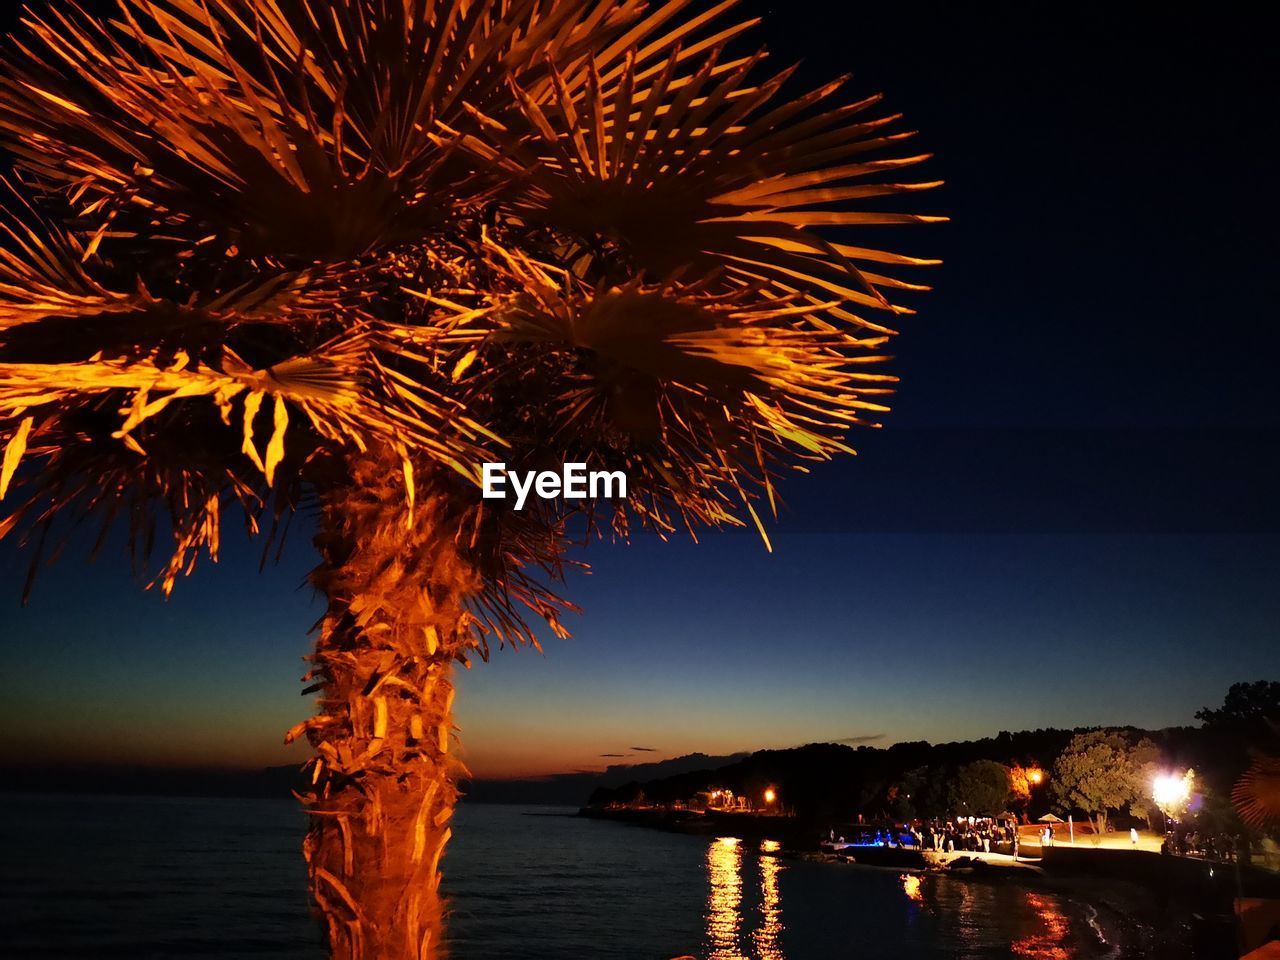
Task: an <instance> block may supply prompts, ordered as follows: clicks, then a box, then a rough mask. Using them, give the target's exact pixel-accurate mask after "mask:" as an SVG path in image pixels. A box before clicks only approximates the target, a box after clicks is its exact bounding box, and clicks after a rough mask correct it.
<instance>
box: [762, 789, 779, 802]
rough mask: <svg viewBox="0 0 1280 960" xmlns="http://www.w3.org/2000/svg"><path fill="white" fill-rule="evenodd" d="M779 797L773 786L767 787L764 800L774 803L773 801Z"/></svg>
mask: <svg viewBox="0 0 1280 960" xmlns="http://www.w3.org/2000/svg"><path fill="white" fill-rule="evenodd" d="M777 799H778V794H777V793H775V792H774V789H773V787H765V791H764V802H765V803H766V804H772V803H773V801H775V800H777Z"/></svg>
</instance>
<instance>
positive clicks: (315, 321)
mask: <svg viewBox="0 0 1280 960" xmlns="http://www.w3.org/2000/svg"><path fill="white" fill-rule="evenodd" d="M732 5H733V2H732V0H729V2H724V3H719V4H717V5H715V6H696V7H695V6H694V5H693V4H691V3H689V2H687V0H669V2H665V3H660V4H658V5H655V6H653V7H646V6H645V5H644V4H642V3H640V2H639V0H123V2H121V3H120V4H119V7H118V8H113V11H112V12H111V13H110V15H108V16H106V17H105V18H97V17H94V16H92V15H91V14H89V13H87V12H85V11H84V10H82V9H80V8H79V7H77V6H75V5H74V4H72V3H70V2H53V3H51V4H50V6H49V7H48V8H47V9H46V10H45V11H44V12H42V13H30V14H28V16H27V19H26V26H25V29H24V31H23V33H22V34H21V35H20V37H18V38H16V39H15V40H14V41H13V42H12V43H11V45H10V51H9V54H8V56H7V57H6V59H5V63H4V65H3V70H2V71H0V136H2V137H3V140H4V144H5V146H6V147H7V149H8V150H9V151H10V153H11V154H12V156H13V158H14V166H15V172H14V176H13V178H12V182H11V183H9V184H7V185H6V191H7V194H6V196H7V199H6V200H5V201H4V203H3V206H4V210H5V212H4V214H3V220H2V221H0V230H2V231H3V234H4V243H3V252H2V254H0V443H3V446H4V460H3V470H2V472H0V495H4V494H5V493H7V494H8V496H9V498H10V499H11V500H13V502H14V506H13V507H12V509H11V510H10V512H9V513H8V514H7V517H6V519H4V520H3V521H0V535H6V534H9V533H11V532H15V531H16V532H17V535H19V536H21V537H23V538H25V539H26V540H27V541H30V542H31V543H32V546H33V548H34V549H35V552H34V554H33V555H34V557H35V562H37V563H38V561H39V558H40V556H41V551H42V549H43V548H44V547H46V546H47V545H48V544H50V543H57V542H58V540H59V538H60V537H61V536H62V534H63V532H64V530H65V529H66V524H64V523H63V522H62V521H63V518H66V519H67V522H68V523H70V522H74V521H79V520H82V519H84V518H86V517H92V518H96V519H97V520H98V521H99V522H100V523H101V525H102V530H103V531H104V534H105V532H106V531H107V530H109V529H111V528H112V527H113V525H114V524H115V523H117V522H118V521H121V520H123V521H126V522H127V523H128V525H129V529H130V531H131V533H132V537H131V541H132V543H133V545H134V548H135V556H136V562H137V563H138V564H139V566H140V567H143V566H147V560H148V558H150V557H151V556H153V555H156V556H158V557H159V559H160V561H161V562H160V566H159V568H158V570H157V569H156V568H155V567H147V568H148V569H150V570H152V572H153V575H154V582H155V583H157V584H158V585H159V586H160V587H161V588H162V589H163V590H165V591H166V592H167V591H169V590H171V589H172V588H173V586H174V584H175V581H176V580H177V578H178V577H179V576H181V575H183V574H185V573H189V572H190V571H191V569H192V568H193V566H194V564H195V563H196V560H197V558H198V556H199V555H200V554H201V553H207V554H208V555H210V556H213V557H216V554H217V550H218V543H219V536H220V534H219V530H220V526H221V523H222V518H223V515H224V514H225V513H226V511H227V510H228V508H237V509H238V512H240V513H241V514H243V516H244V518H245V521H246V522H247V524H248V526H249V528H250V530H251V531H253V532H258V531H259V530H262V531H263V532H264V533H265V534H266V535H267V536H268V538H269V541H270V538H274V537H276V536H277V535H278V532H279V530H280V527H281V525H282V524H284V523H287V520H288V517H289V516H290V515H291V514H292V513H293V512H294V511H296V510H297V509H299V508H303V507H308V506H312V507H314V509H315V511H316V512H317V514H318V517H319V532H318V534H317V537H316V543H317V547H318V549H319V552H320V555H321V564H320V566H319V567H318V568H317V570H316V571H315V573H314V574H313V582H314V583H315V585H316V586H317V588H318V589H320V590H321V591H322V592H323V593H324V595H325V596H326V598H327V600H328V609H327V612H326V615H325V617H324V619H323V621H322V623H321V624H320V626H319V634H318V639H317V647H316V653H315V655H314V657H313V660H314V663H313V670H312V671H311V673H310V674H309V675H308V679H309V680H310V681H311V682H312V683H313V687H312V688H310V689H314V690H316V691H317V692H318V693H319V695H320V698H319V703H320V710H319V712H318V714H317V716H316V717H314V718H313V719H312V720H310V721H308V722H307V723H305V724H302V725H300V727H299V728H298V729H295V730H293V731H290V738H293V737H298V736H302V735H306V736H307V737H308V738H309V739H310V741H311V742H312V744H313V745H314V746H315V748H316V751H317V754H316V758H315V760H314V761H312V765H311V774H312V782H313V784H314V789H313V791H312V792H311V793H310V794H309V795H308V796H306V797H305V798H304V800H305V801H306V803H307V806H308V809H309V811H310V812H311V813H312V815H313V816H312V822H313V826H312V830H311V833H310V834H309V836H308V840H307V846H306V853H307V857H308V862H309V864H310V869H311V876H312V884H313V895H314V898H315V901H316V904H317V906H318V908H319V909H320V910H321V912H322V913H323V915H324V917H325V920H326V922H327V924H328V927H329V934H330V942H331V944H332V949H333V951H334V953H335V955H339V956H348V957H383V958H386V957H428V956H434V955H435V953H436V951H437V949H438V945H439V933H440V930H441V922H440V917H441V909H442V908H441V904H440V899H439V897H438V896H437V893H436V890H437V884H438V880H439V875H438V870H437V866H438V860H439V856H440V853H441V851H442V850H443V847H444V844H445V842H446V840H447V837H448V827H447V824H448V820H449V817H450V814H451V812H452V809H453V804H454V800H455V798H456V788H455V783H456V780H457V779H458V777H459V776H460V775H461V774H462V770H461V768H460V765H458V764H457V762H456V761H455V760H453V759H452V756H451V754H450V736H451V703H452V690H453V688H452V685H451V683H450V680H449V672H450V667H451V664H453V663H454V662H459V661H460V662H463V663H467V662H468V660H469V657H470V656H472V655H473V654H474V653H478V654H479V655H481V656H486V655H487V652H488V648H489V645H490V644H491V643H493V642H505V643H513V644H517V643H533V644H536V642H537V640H536V636H535V632H534V630H533V629H532V628H531V627H530V626H529V625H528V623H527V617H528V615H529V614H530V613H532V614H533V615H534V616H535V617H536V618H538V619H541V620H544V621H545V622H546V623H548V624H549V625H550V627H551V629H552V631H553V632H555V633H558V634H563V632H564V630H563V627H562V625H561V624H560V620H559V611H560V610H561V609H562V608H563V607H565V606H566V604H565V603H564V602H563V601H561V600H560V599H559V598H557V597H556V596H555V595H554V594H553V593H552V592H550V591H549V589H548V588H547V584H548V583H551V582H553V581H554V580H556V579H557V578H558V576H559V573H560V571H561V566H562V564H563V563H564V560H563V552H564V548H565V542H566V534H565V525H566V523H567V522H568V521H569V520H570V519H571V516H570V511H569V509H568V508H567V506H566V505H565V504H557V503H540V504H539V505H538V506H537V507H531V508H529V509H526V510H525V511H522V512H515V511H514V510H512V509H510V508H509V507H507V506H505V505H504V504H497V505H495V503H494V502H493V501H485V500H482V499H481V498H480V496H479V491H478V489H477V487H476V480H477V477H478V475H479V465H480V464H481V463H482V462H483V461H485V460H505V461H508V462H510V463H513V464H516V465H518V466H520V467H521V468H522V469H537V468H540V467H543V466H548V465H551V464H556V463H560V462H563V461H566V460H572V461H583V462H586V463H588V464H592V465H594V466H599V467H608V468H609V469H619V468H623V469H625V470H627V472H628V474H629V486H630V496H629V498H628V500H627V502H626V503H618V504H613V505H609V504H593V505H590V506H589V507H587V508H586V511H585V512H586V513H587V515H588V520H589V523H590V526H591V528H592V529H601V528H602V527H604V526H605V525H611V526H612V528H613V529H614V530H615V531H616V532H617V533H619V534H622V535H626V534H627V533H628V532H629V531H631V530H632V529H633V528H634V527H635V526H636V525H637V524H639V525H643V526H647V527H649V528H652V529H655V530H657V531H659V532H660V533H663V534H666V533H668V532H671V531H674V530H676V529H678V528H686V529H688V530H689V531H690V532H693V531H695V530H696V529H697V528H698V527H699V526H701V525H725V524H740V523H743V522H753V523H754V524H755V525H756V526H757V527H758V528H759V529H760V532H761V534H762V535H764V525H763V522H762V513H765V512H768V511H772V510H775V509H776V506H777V495H776V491H775V488H774V481H775V478H776V477H777V476H778V475H779V473H780V472H782V471H784V470H787V469H790V468H792V467H800V468H803V467H804V466H805V465H806V464H808V463H810V462H813V461H820V460H825V459H829V458H830V457H832V456H834V455H836V454H839V453H844V452H851V451H850V448H849V446H848V441H847V434H848V432H849V431H850V429H852V428H854V427H857V426H861V425H875V423H876V418H877V417H878V416H879V415H880V414H881V413H883V412H884V411H885V410H886V409H887V408H886V407H885V405H884V402H885V395H886V394H887V393H888V392H889V391H890V389H891V384H892V383H893V381H894V378H893V377H892V376H890V375H888V374H885V373H883V372H880V363H881V361H883V360H884V359H886V356H885V347H886V345H887V343H888V342H889V340H890V338H891V337H892V335H893V333H894V327H895V324H896V319H897V317H898V316H900V315H902V314H905V313H909V312H910V311H909V310H907V309H906V308H905V307H903V306H900V305H897V304H895V303H894V301H893V299H892V298H893V297H895V296H897V295H898V294H899V293H901V292H902V291H912V290H919V289H924V288H922V287H919V286H917V285H915V284H911V283H907V282H904V281H902V280H899V279H896V278H893V277H891V276H888V275H886V274H885V273H882V272H881V271H884V270H889V271H892V270H893V269H894V268H896V267H900V266H914V265H919V264H924V263H928V262H931V261H923V260H918V259H915V258H911V257H906V256H901V255H896V254H890V253H886V252H882V251H879V250H876V249H872V248H868V247H864V246H854V245H851V244H849V243H846V242H844V240H845V239H846V235H850V238H852V235H853V234H855V233H857V232H858V229H857V228H862V227H867V226H873V225H878V224H904V223H913V222H921V221H928V220H931V219H936V218H929V217H920V216H916V215H913V214H903V213H888V212H884V210H883V209H882V207H881V206H880V205H879V203H878V202H877V198H881V197H886V196H891V195H896V194H902V193H909V192H913V191H916V190H920V189H925V188H928V187H931V186H933V185H934V184H933V183H931V182H911V181H908V180H904V179H902V178H901V177H900V176H899V171H901V170H902V169H903V168H906V167H909V166H911V165H912V164H915V163H917V162H919V161H921V160H924V159H925V157H924V156H923V155H909V154H903V153H901V152H899V151H898V150H897V149H896V148H897V147H898V146H899V144H900V141H902V140H903V139H904V138H906V137H907V136H909V134H907V133H903V132H896V133H895V132H891V127H892V122H893V121H894V120H895V119H896V117H886V116H877V115H875V114H874V113H873V112H872V108H873V107H874V105H875V103H876V99H875V98H870V99H865V100H861V101H857V102H854V103H849V104H846V105H838V106H833V105H831V104H832V98H833V96H834V95H835V94H836V92H837V90H838V89H839V87H840V85H841V84H840V83H839V82H837V83H833V84H830V85H828V86H825V87H822V88H820V89H817V90H814V91H811V92H809V93H807V94H804V95H801V96H799V97H796V98H794V99H785V100H784V99H781V98H780V97H779V92H780V90H781V88H782V87H783V84H784V82H785V81H786V80H787V78H788V75H789V73H790V71H785V70H784V71H782V72H781V73H777V74H772V75H768V74H766V75H760V66H761V61H762V59H763V54H762V53H761V52H756V51H753V50H752V49H750V48H749V47H747V48H743V49H741V50H739V47H741V46H742V44H743V43H744V42H745V38H744V35H746V34H747V33H748V32H749V30H750V28H751V26H752V25H753V22H752V21H749V20H746V21H740V20H735V19H733V18H732V17H728V18H726V14H727V13H728V11H729V10H730V8H731V7H732ZM864 201H870V202H869V203H868V202H864ZM833 228H835V229H834V230H833ZM833 234H835V235H833ZM762 506H763V507H764V510H762V509H760V508H761V507H762ZM601 521H603V522H601ZM166 536H168V537H171V538H172V542H171V543H170V544H169V545H168V546H166V547H164V548H162V549H161V548H159V547H157V545H156V544H157V540H159V539H162V538H164V537H166ZM269 541H268V542H269ZM34 566H35V563H33V570H34Z"/></svg>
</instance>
